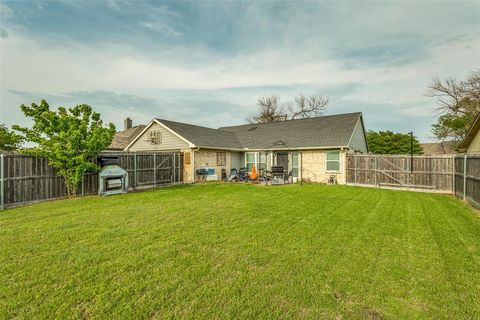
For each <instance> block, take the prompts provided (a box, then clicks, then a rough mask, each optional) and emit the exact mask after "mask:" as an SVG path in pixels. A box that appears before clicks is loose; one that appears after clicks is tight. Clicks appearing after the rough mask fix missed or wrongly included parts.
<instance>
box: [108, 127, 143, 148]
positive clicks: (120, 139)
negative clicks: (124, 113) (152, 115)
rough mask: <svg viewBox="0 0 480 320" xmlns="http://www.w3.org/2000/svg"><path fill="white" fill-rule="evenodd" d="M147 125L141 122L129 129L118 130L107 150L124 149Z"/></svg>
mask: <svg viewBox="0 0 480 320" xmlns="http://www.w3.org/2000/svg"><path fill="white" fill-rule="evenodd" d="M145 127H146V126H145V125H143V124H141V125H138V126H135V127H132V128H130V129H127V130H123V131H119V132H116V133H115V135H114V136H113V140H112V143H111V144H110V146H109V147H108V148H107V150H123V149H125V148H126V147H127V146H128V145H129V144H130V142H132V141H133V139H135V138H136V137H137V136H138V135H139V134H140V133H141V132H142V131H143V129H145Z"/></svg>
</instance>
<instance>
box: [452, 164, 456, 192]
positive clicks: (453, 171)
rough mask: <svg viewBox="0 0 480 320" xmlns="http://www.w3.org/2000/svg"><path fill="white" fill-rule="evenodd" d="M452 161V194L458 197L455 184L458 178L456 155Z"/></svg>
mask: <svg viewBox="0 0 480 320" xmlns="http://www.w3.org/2000/svg"><path fill="white" fill-rule="evenodd" d="M452 161H453V164H452V192H453V196H456V195H457V192H456V190H455V189H456V185H455V184H456V183H455V180H456V178H457V176H456V170H455V155H453V156H452Z"/></svg>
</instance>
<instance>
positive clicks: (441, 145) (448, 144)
mask: <svg viewBox="0 0 480 320" xmlns="http://www.w3.org/2000/svg"><path fill="white" fill-rule="evenodd" d="M420 146H421V147H422V151H423V154H424V155H439V154H455V153H457V152H456V151H455V142H454V141H442V142H436V143H420Z"/></svg>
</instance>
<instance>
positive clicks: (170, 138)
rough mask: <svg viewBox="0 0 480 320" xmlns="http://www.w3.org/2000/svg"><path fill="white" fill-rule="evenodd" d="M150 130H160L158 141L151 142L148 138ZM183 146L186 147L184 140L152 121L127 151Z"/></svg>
mask: <svg viewBox="0 0 480 320" xmlns="http://www.w3.org/2000/svg"><path fill="white" fill-rule="evenodd" d="M152 131H159V132H161V142H160V143H158V144H153V143H151V142H150V141H149V140H148V139H149V138H150V133H151V132H152ZM185 148H188V144H187V143H186V142H185V141H183V140H182V139H180V138H179V137H177V136H176V135H174V134H173V133H171V132H170V131H169V130H167V129H165V128H163V127H162V126H160V125H159V124H158V123H154V124H153V125H152V126H151V127H150V128H148V130H146V131H145V132H144V133H143V134H142V135H141V136H140V137H139V138H138V139H137V141H135V142H134V143H133V144H132V145H131V146H130V148H128V151H179V150H181V149H185Z"/></svg>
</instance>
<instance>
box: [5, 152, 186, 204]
mask: <svg viewBox="0 0 480 320" xmlns="http://www.w3.org/2000/svg"><path fill="white" fill-rule="evenodd" d="M104 155H109V156H112V155H114V156H118V158H119V166H120V167H122V168H123V169H124V170H125V171H127V172H128V184H129V189H130V190H136V189H148V188H154V187H156V186H161V185H168V184H173V183H179V182H183V155H182V154H180V153H126V152H121V153H110V152H109V153H105V154H104ZM98 186H99V181H98V173H97V172H90V173H86V174H85V175H84V177H83V179H82V182H81V183H80V185H79V187H78V191H77V194H78V195H82V196H83V195H93V194H98ZM66 195H67V194H66V190H65V183H64V181H63V178H61V177H59V176H58V175H57V174H56V170H55V169H54V168H53V167H51V166H49V165H48V161H47V160H46V159H43V158H38V157H32V156H28V155H21V154H8V153H7V154H1V155H0V208H1V209H3V208H4V207H9V206H14V205H17V204H24V203H29V202H36V201H42V200H48V199H56V198H63V197H66Z"/></svg>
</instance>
